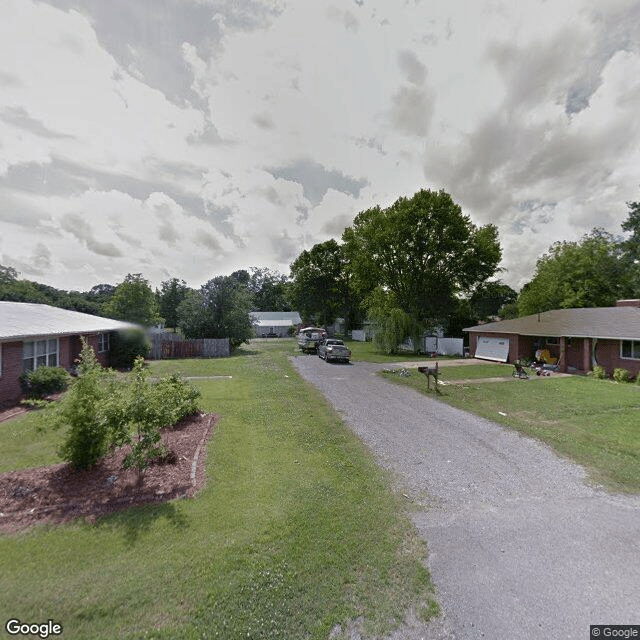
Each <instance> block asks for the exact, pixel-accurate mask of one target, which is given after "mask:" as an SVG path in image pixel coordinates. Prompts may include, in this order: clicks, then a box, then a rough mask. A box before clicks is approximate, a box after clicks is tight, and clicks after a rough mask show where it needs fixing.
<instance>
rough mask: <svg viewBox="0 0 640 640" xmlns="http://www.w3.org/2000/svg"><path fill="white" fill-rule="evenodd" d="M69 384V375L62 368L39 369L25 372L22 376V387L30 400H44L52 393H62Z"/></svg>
mask: <svg viewBox="0 0 640 640" xmlns="http://www.w3.org/2000/svg"><path fill="white" fill-rule="evenodd" d="M68 384H69V374H68V373H67V372H66V371H65V370H64V369H62V368H61V367H38V368H37V369H36V370H35V371H25V372H24V373H23V374H22V375H21V376H20V385H21V386H22V390H23V392H24V393H25V395H27V396H29V397H30V398H44V397H45V396H49V395H51V394H52V393H60V392H61V391H64V390H65V389H66V388H67V385H68Z"/></svg>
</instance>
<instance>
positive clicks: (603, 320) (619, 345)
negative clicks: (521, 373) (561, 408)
mask: <svg viewBox="0 0 640 640" xmlns="http://www.w3.org/2000/svg"><path fill="white" fill-rule="evenodd" d="M464 331H467V332H468V333H469V354H470V355H471V356H472V357H476V358H481V359H486V360H495V361H498V362H510V363H513V362H515V361H516V360H518V359H520V358H528V359H531V358H533V356H534V354H535V353H536V351H537V350H545V349H546V350H547V351H548V352H549V354H550V355H551V357H552V358H553V359H554V360H556V361H557V364H558V367H559V370H560V371H563V372H567V371H568V372H582V373H584V372H587V371H591V370H592V369H593V366H594V365H596V364H598V365H600V366H602V367H604V368H605V370H606V372H607V374H608V375H611V374H612V373H613V370H614V369H616V368H618V367H620V368H623V369H627V370H628V371H629V373H630V374H631V375H632V376H637V375H638V374H640V300H619V301H618V303H617V305H616V306H615V307H599V308H592V309H556V310H554V311H545V312H543V313H537V314H535V315H531V316H525V317H524V318H516V319H514V320H501V321H499V322H488V323H487V324H481V325H477V326H475V327H467V328H466V329H464Z"/></svg>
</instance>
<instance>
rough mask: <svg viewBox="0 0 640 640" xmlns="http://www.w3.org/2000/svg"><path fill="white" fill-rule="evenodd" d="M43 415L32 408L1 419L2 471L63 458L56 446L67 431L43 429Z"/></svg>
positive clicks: (43, 463) (42, 465)
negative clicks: (4, 419) (3, 419)
mask: <svg viewBox="0 0 640 640" xmlns="http://www.w3.org/2000/svg"><path fill="white" fill-rule="evenodd" d="M41 417H42V412H41V411H31V412H29V413H27V414H26V415H23V416H22V417H19V418H13V419H11V420H7V421H6V422H0V451H2V457H0V473H4V472H5V471H13V470H15V469H28V468H31V467H45V466H48V465H52V464H57V463H58V462H61V460H60V458H59V457H58V456H57V455H56V448H57V446H58V445H59V444H60V442H61V441H62V436H63V434H61V433H60V432H59V431H52V430H50V429H44V430H43V429H42V427H43V422H42V419H41Z"/></svg>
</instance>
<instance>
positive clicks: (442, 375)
mask: <svg viewBox="0 0 640 640" xmlns="http://www.w3.org/2000/svg"><path fill="white" fill-rule="evenodd" d="M429 366H431V365H429ZM513 371H514V369H513V365H511V364H465V365H463V366H459V367H441V368H440V369H439V371H438V377H439V379H440V380H444V381H445V382H446V381H449V380H451V381H455V380H474V379H479V378H511V377H512V375H511V374H512V373H513ZM423 377H424V376H423Z"/></svg>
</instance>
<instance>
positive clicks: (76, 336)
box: [0, 301, 137, 404]
mask: <svg viewBox="0 0 640 640" xmlns="http://www.w3.org/2000/svg"><path fill="white" fill-rule="evenodd" d="M135 327H137V325H134V324H130V323H128V322H120V321H119V320H112V319H110V318H101V317H99V316H92V315H89V314H88V313H79V312H78V311H69V310H68V309H60V308H58V307H51V306H49V305H46V304H34V303H30V302H6V301H0V404H5V403H9V402H15V401H16V400H18V399H19V398H20V396H21V395H22V389H21V387H20V375H21V374H22V373H23V372H24V371H32V370H34V369H37V368H38V367H42V366H45V365H46V366H52V367H63V368H64V369H67V370H70V369H71V368H72V367H73V364H74V360H75V359H76V358H77V357H78V355H79V354H80V351H81V350H82V342H81V340H80V338H82V337H84V338H86V340H87V342H88V343H89V345H90V346H91V347H93V350H94V351H95V353H96V357H97V359H98V361H99V362H100V363H101V364H102V365H103V366H106V364H107V362H108V356H109V346H110V342H111V335H112V334H113V333H114V332H116V331H122V330H126V329H131V328H135Z"/></svg>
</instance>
